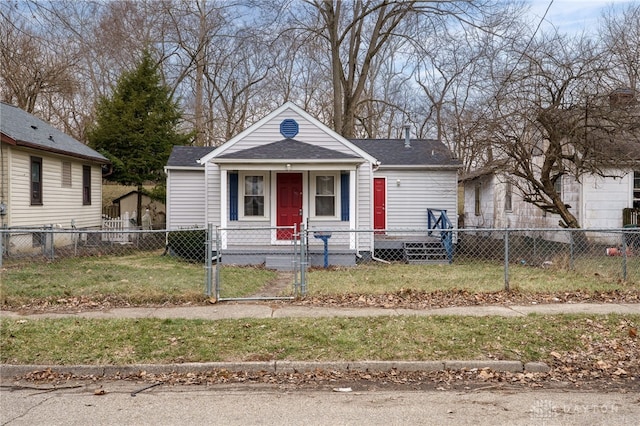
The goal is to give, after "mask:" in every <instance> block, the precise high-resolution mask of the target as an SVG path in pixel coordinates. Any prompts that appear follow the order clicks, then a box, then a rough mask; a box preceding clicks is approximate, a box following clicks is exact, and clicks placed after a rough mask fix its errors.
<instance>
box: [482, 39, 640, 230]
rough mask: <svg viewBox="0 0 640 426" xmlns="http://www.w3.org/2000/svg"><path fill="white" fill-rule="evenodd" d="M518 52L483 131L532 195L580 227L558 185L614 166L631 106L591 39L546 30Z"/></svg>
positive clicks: (565, 222) (604, 172) (526, 195)
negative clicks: (623, 102)
mask: <svg viewBox="0 0 640 426" xmlns="http://www.w3.org/2000/svg"><path fill="white" fill-rule="evenodd" d="M511 53H512V57H513V58H515V63H513V68H511V69H510V70H509V71H508V72H507V73H506V74H505V76H504V79H503V85H502V87H501V89H502V90H501V91H500V92H499V94H497V95H495V98H494V101H493V105H492V106H493V108H494V109H493V111H492V114H493V116H492V117H491V120H487V123H490V125H489V126H487V128H486V129H485V132H484V134H483V135H484V136H485V137H486V138H490V141H491V145H492V148H493V153H494V155H495V158H496V159H499V160H503V161H502V164H503V165H504V170H505V171H506V172H507V173H508V174H510V175H511V176H514V177H516V178H517V179H516V180H515V183H516V184H517V186H518V187H519V189H520V191H521V192H522V194H523V197H524V200H525V201H526V202H529V203H531V204H533V205H535V206H537V207H539V208H540V209H543V210H545V211H547V212H549V213H554V214H558V215H559V216H560V222H559V224H560V226H563V227H569V228H579V223H578V220H577V218H576V216H575V214H574V211H573V210H572V209H571V206H569V205H567V204H565V202H564V201H563V199H562V195H561V192H560V191H559V190H558V187H557V186H556V184H557V182H560V180H561V179H562V178H563V176H571V177H573V178H574V179H576V180H578V181H579V180H580V179H581V178H582V176H584V175H585V174H595V175H600V176H606V175H608V174H609V173H611V166H612V165H615V164H619V162H620V161H621V159H622V158H623V156H624V154H623V153H622V152H621V151H617V150H613V149H611V147H612V146H622V145H621V143H622V144H624V141H621V136H623V135H625V134H627V133H628V131H629V130H631V127H629V125H630V124H631V123H633V121H634V120H633V119H632V116H631V114H632V110H631V109H624V108H622V109H620V108H619V109H612V108H611V107H610V102H609V94H610V93H611V90H612V88H611V86H610V85H608V84H607V82H606V80H605V78H604V77H605V75H606V72H607V71H608V63H607V61H605V60H604V58H605V56H604V55H603V54H602V51H601V49H600V48H599V47H598V46H597V45H595V44H594V43H593V42H592V41H590V40H589V39H587V38H584V37H583V38H580V39H569V38H567V37H563V36H560V35H555V36H551V37H547V36H544V37H540V38H538V39H536V40H535V41H534V42H533V43H531V44H529V45H527V46H526V49H523V47H522V46H520V47H515V48H514V50H513V51H512V52H511ZM483 114H485V117H486V111H483ZM483 118H484V117H482V116H481V115H479V116H478V117H477V120H481V119H483ZM504 160H506V161H504Z"/></svg>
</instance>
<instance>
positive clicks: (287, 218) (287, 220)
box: [276, 173, 302, 240]
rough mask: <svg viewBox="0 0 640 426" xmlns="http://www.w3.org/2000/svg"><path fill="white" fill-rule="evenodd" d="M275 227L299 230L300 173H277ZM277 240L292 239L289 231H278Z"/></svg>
mask: <svg viewBox="0 0 640 426" xmlns="http://www.w3.org/2000/svg"><path fill="white" fill-rule="evenodd" d="M276 181H277V182H276V194H277V196H276V197H277V201H278V204H277V206H276V217H277V219H276V226H293V225H296V226H297V228H298V229H300V223H301V222H302V173H278V176H277V179H276ZM277 238H278V239H279V240H290V239H292V238H293V233H292V232H291V230H278V232H277Z"/></svg>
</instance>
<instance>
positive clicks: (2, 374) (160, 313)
mask: <svg viewBox="0 0 640 426" xmlns="http://www.w3.org/2000/svg"><path fill="white" fill-rule="evenodd" d="M532 313H536V314H543V315H556V314H611V313H618V314H636V315H640V304H594V303H576V304H550V305H533V304H532V305H528V306H518V305H514V306H460V307H449V308H438V309H384V308H358V307H353V308H340V307H317V306H299V305H286V304H282V305H276V304H268V303H250V302H230V303H219V304H215V305H209V306H176V307H159V308H143V307H135V308H114V309H109V310H104V311H86V312H77V313H52V312H49V313H41V314H21V313H19V312H13V311H0V318H7V319H14V320H23V319H29V320H38V319H45V318H65V317H75V318H103V319H109V318H160V319H165V318H184V319H204V320H220V319H227V318H228V319H242V318H327V317H365V316H400V315H416V316H435V315H470V316H502V317H522V316H526V315H529V314H532ZM473 368H478V369H482V368H490V369H492V370H494V371H509V372H546V371H549V367H548V366H547V365H546V364H544V363H540V362H529V363H522V362H520V361H497V360H477V361H474V360H471V361H469V360H465V361H457V360H450V361H352V362H306V361H275V360H274V361H265V362H219V363H184V364H154V365H149V364H148V365H102V366H101V365H6V364H4V365H1V366H0V379H1V380H11V379H12V378H15V377H20V376H23V375H25V374H28V373H30V372H33V371H42V370H47V369H51V370H52V371H56V372H59V373H72V374H75V375H80V376H82V375H84V376H90V375H91V376H94V377H109V376H113V375H118V374H119V375H126V374H136V373H138V372H140V371H146V372H148V373H155V374H168V373H187V372H190V373H198V372H204V371H210V370H212V369H225V370H228V371H266V372H271V373H283V372H285V373H287V372H288V373H291V372H295V371H297V372H302V371H314V370H316V369H328V370H333V371H388V370H391V369H396V370H398V371H439V370H445V369H450V370H460V369H473Z"/></svg>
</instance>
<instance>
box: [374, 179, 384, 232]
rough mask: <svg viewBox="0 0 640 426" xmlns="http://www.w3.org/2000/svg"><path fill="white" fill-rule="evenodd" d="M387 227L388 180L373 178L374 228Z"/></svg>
mask: <svg viewBox="0 0 640 426" xmlns="http://www.w3.org/2000/svg"><path fill="white" fill-rule="evenodd" d="M386 228H387V180H386V179H385V178H373V229H386Z"/></svg>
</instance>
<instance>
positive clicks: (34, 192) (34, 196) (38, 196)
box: [31, 157, 42, 206]
mask: <svg viewBox="0 0 640 426" xmlns="http://www.w3.org/2000/svg"><path fill="white" fill-rule="evenodd" d="M31 205H32V206H41V205H42V158H40V157H31Z"/></svg>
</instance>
